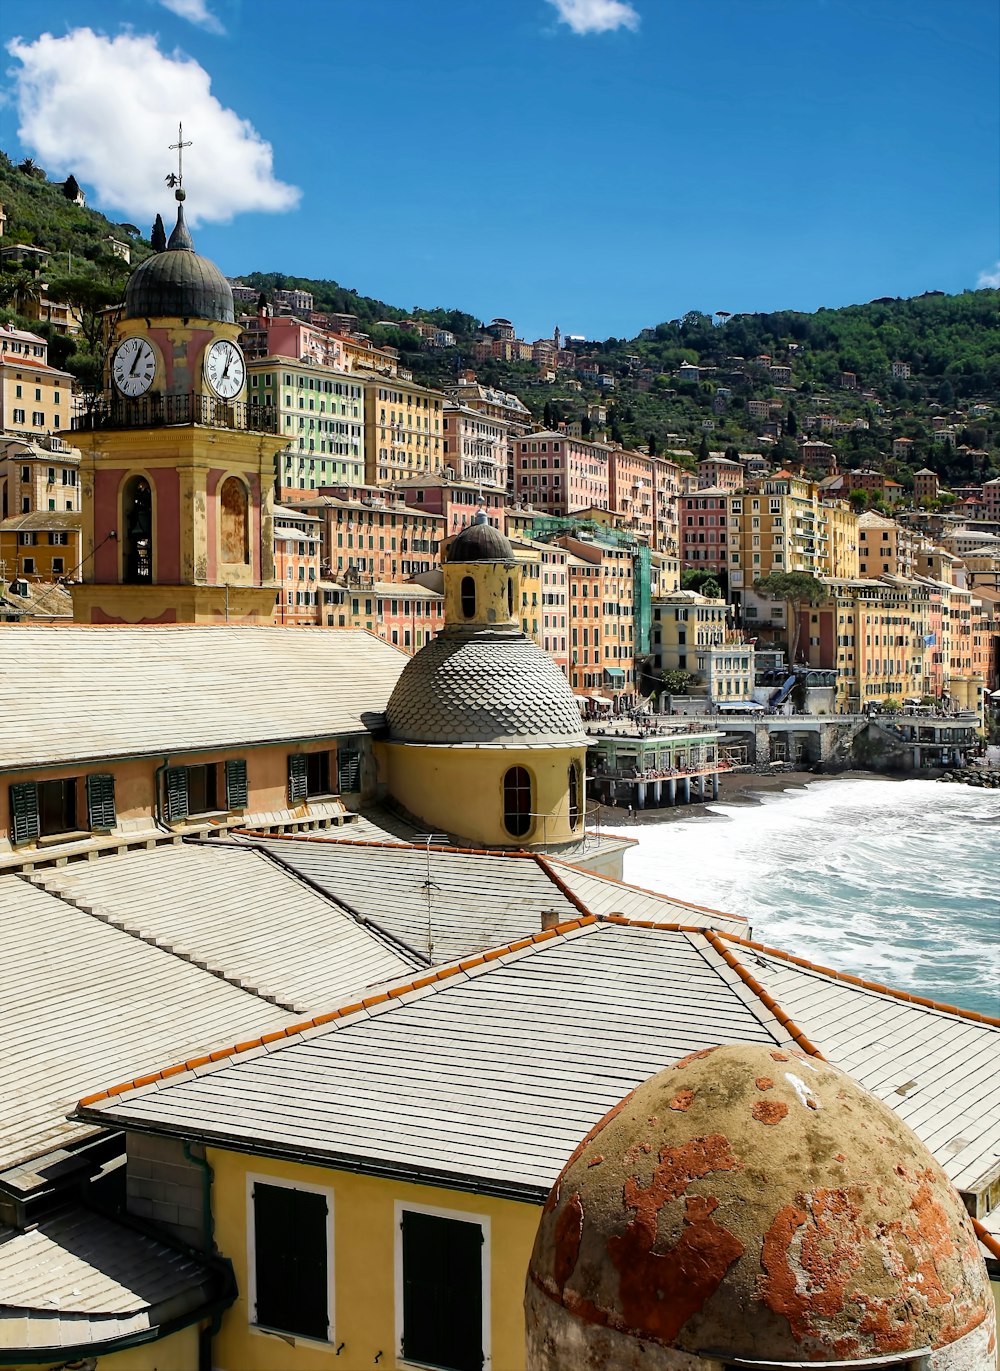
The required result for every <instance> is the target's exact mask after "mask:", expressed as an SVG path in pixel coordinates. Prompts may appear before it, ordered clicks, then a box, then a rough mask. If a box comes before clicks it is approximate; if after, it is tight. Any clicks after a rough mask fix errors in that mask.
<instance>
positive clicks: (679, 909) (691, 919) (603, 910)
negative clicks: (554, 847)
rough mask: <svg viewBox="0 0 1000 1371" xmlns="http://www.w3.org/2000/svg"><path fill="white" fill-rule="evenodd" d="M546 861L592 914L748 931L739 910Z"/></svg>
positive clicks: (551, 869)
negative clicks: (729, 911) (730, 910)
mask: <svg viewBox="0 0 1000 1371" xmlns="http://www.w3.org/2000/svg"><path fill="white" fill-rule="evenodd" d="M543 860H544V864H545V866H546V867H548V869H549V870H550V871H551V872H552V873H553V874H554V875H555V876H556V877H558V879H559V880H560V881H561V882H562V883H563V884H564V885H565V887H566V889H567V890H568V891H569V892H570V893H571V894H572V895H574V896H575V897H576V898H577V899H579V900H580V901H581V902H582V903H583V904H584V905H585V906H586V908H587V910H588V912H589V913H591V914H598V915H607V914H623V915H624V916H625V918H627V919H651V920H652V921H654V922H656V923H683V924H697V925H699V926H703V927H705V928H714V929H720V930H722V931H724V932H726V933H736V934H737V935H740V934H744V933H745V932H746V927H747V925H746V920H745V919H743V918H741V917H740V915H738V914H722V913H720V912H719V911H718V910H716V909H704V908H703V907H702V906H701V905H694V904H687V903H685V901H684V900H675V899H672V898H671V897H670V896H668V895H658V894H657V893H656V891H654V890H644V889H643V888H642V887H641V886H637V885H627V884H626V883H625V881H618V880H615V878H614V877H613V876H598V875H596V874H595V873H594V872H592V871H586V870H584V869H582V868H581V867H578V866H574V865H573V864H572V858H570V859H569V860H568V861H560V860H553V859H552V858H551V857H547V858H545V859H543Z"/></svg>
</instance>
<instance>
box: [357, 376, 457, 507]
mask: <svg viewBox="0 0 1000 1371" xmlns="http://www.w3.org/2000/svg"><path fill="white" fill-rule="evenodd" d="M364 390H365V482H366V484H368V485H370V486H386V485H392V484H393V483H394V482H397V481H412V480H415V479H417V478H418V477H420V476H440V475H441V474H442V473H443V472H444V469H445V466H446V465H447V463H446V462H445V460H444V406H445V397H444V395H443V394H442V393H441V392H440V391H437V390H430V389H428V387H427V386H421V385H418V384H417V382H416V381H410V380H407V379H405V378H404V377H402V376H398V375H397V376H393V377H391V378H390V377H381V376H380V377H378V378H371V379H367V380H366V381H365V383H364Z"/></svg>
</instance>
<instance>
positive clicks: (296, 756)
mask: <svg viewBox="0 0 1000 1371" xmlns="http://www.w3.org/2000/svg"><path fill="white" fill-rule="evenodd" d="M308 777H309V763H308V762H307V761H306V754H305V753H304V752H291V753H289V755H288V799H289V801H290V802H291V803H292V804H295V802H296V801H297V800H304V799H305V798H306V796H307V794H308V793H309V781H308Z"/></svg>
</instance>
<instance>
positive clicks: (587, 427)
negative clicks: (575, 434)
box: [580, 414, 594, 438]
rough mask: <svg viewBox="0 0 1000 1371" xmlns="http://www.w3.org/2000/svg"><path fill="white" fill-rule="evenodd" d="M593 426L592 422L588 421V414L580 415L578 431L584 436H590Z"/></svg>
mask: <svg viewBox="0 0 1000 1371" xmlns="http://www.w3.org/2000/svg"><path fill="white" fill-rule="evenodd" d="M593 427H594V426H593V424H592V423H591V422H590V415H589V414H583V415H581V416H580V433H581V434H582V435H583V437H584V438H589V437H590V431H591V429H592V428H593Z"/></svg>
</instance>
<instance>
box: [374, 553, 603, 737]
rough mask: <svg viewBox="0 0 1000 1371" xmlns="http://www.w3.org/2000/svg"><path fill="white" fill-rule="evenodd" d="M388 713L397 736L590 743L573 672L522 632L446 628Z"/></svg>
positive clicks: (421, 656)
mask: <svg viewBox="0 0 1000 1371" xmlns="http://www.w3.org/2000/svg"><path fill="white" fill-rule="evenodd" d="M494 531H495V530H494ZM505 541H506V540H505ZM386 719H387V722H388V725H389V733H390V736H391V738H392V740H393V741H394V742H406V743H507V744H521V745H524V744H529V745H531V744H535V745H541V744H550V745H552V744H555V745H565V746H573V745H576V746H582V745H584V744H585V743H586V737H585V736H584V733H583V730H582V728H581V726H580V709H579V706H578V705H577V703H576V698H575V696H574V695H573V692H572V691H571V690H570V688H569V684H568V682H567V680H566V677H565V676H564V675H563V674H562V672H561V671H560V670H559V668H558V667H557V666H556V664H555V662H554V661H553V660H552V658H551V657H550V656H549V655H548V654H547V653H545V652H543V651H542V649H541V648H540V647H538V646H537V645H536V644H535V643H534V642H532V640H531V639H530V638H528V637H526V636H525V635H524V634H523V633H520V632H517V631H515V632H503V631H497V632H489V631H479V632H476V633H472V634H463V633H461V632H459V633H456V634H449V633H448V631H447V630H446V631H445V632H444V633H442V634H440V635H439V636H438V637H437V638H434V639H433V640H432V641H431V642H429V643H427V644H425V646H424V647H422V648H421V649H420V651H419V652H418V653H417V654H416V656H415V657H412V658H411V659H410V661H409V662H408V663H407V665H406V666H405V667H404V669H403V673H402V675H401V676H400V677H399V679H398V680H397V682H396V685H395V687H394V688H393V692H392V695H391V696H390V698H389V704H388V707H387V709H386Z"/></svg>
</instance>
